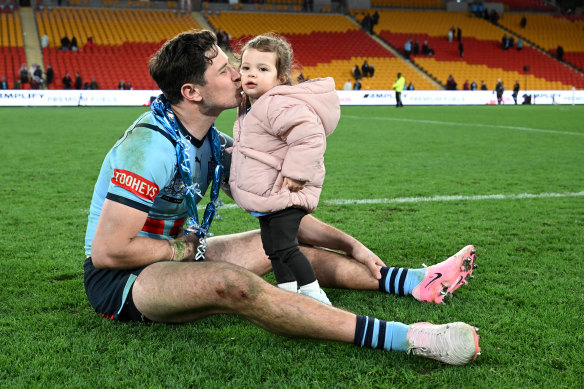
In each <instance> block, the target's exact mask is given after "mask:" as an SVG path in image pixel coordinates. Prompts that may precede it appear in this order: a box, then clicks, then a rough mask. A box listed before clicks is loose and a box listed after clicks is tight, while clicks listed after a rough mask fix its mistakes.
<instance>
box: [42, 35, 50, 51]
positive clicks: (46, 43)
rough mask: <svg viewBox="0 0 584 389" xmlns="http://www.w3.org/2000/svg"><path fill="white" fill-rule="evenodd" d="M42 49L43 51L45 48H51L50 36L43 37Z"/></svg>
mask: <svg viewBox="0 0 584 389" xmlns="http://www.w3.org/2000/svg"><path fill="white" fill-rule="evenodd" d="M41 47H42V48H43V49H44V48H45V47H49V36H48V35H47V34H43V36H41Z"/></svg>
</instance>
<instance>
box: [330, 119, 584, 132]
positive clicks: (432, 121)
mask: <svg viewBox="0 0 584 389" xmlns="http://www.w3.org/2000/svg"><path fill="white" fill-rule="evenodd" d="M341 118H348V119H358V120H363V119H364V118H363V117H362V116H352V115H342V116H341ZM367 119H373V120H393V121H400V122H413V123H425V124H438V125H444V126H463V127H491V128H502V129H505V130H517V131H530V132H542V133H546V134H559V135H573V136H584V133H580V132H570V131H554V130H545V129H541V128H530V127H517V126H501V125H497V124H482V123H458V122H440V121H436V120H417V119H403V118H391V117H384V116H383V117H380V116H368V117H367Z"/></svg>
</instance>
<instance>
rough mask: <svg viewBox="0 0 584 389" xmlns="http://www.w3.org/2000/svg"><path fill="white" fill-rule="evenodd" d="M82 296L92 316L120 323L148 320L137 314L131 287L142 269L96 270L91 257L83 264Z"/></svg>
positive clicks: (138, 312)
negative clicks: (93, 310)
mask: <svg viewBox="0 0 584 389" xmlns="http://www.w3.org/2000/svg"><path fill="white" fill-rule="evenodd" d="M83 270H84V284H85V293H86V294H87V298H88V299H89V303H90V304H91V306H92V307H93V309H95V312H97V313H99V314H101V315H102V316H103V317H106V318H108V319H112V320H120V321H144V322H149V321H150V320H149V319H148V318H146V317H144V315H142V314H141V313H140V311H138V309H137V308H136V306H135V305H134V300H133V299H132V287H133V285H134V281H135V280H136V277H138V274H140V272H141V271H142V270H144V267H140V268H137V269H131V270H113V269H96V268H95V266H93V261H92V260H91V257H88V258H87V259H86V260H85V263H84V264H83Z"/></svg>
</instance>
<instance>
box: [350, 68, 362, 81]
mask: <svg viewBox="0 0 584 389" xmlns="http://www.w3.org/2000/svg"><path fill="white" fill-rule="evenodd" d="M351 73H352V74H353V78H354V79H355V81H357V80H360V79H361V70H360V69H359V65H357V64H355V66H354V67H353V71H352V72H351Z"/></svg>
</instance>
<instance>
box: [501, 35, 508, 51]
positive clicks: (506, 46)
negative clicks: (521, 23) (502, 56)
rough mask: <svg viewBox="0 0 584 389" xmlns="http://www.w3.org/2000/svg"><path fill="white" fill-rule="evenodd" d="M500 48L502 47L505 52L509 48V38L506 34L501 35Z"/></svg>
mask: <svg viewBox="0 0 584 389" xmlns="http://www.w3.org/2000/svg"><path fill="white" fill-rule="evenodd" d="M501 46H503V50H507V49H508V48H509V38H508V37H507V34H503V38H502V39H501Z"/></svg>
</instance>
